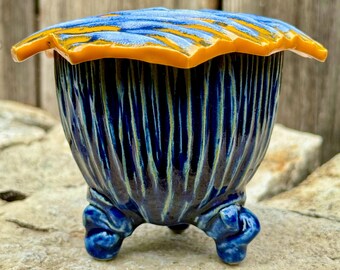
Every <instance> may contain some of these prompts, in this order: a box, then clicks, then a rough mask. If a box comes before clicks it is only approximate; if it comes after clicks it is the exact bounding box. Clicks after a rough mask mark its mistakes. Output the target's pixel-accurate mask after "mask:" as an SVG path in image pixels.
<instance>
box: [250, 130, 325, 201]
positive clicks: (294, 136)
mask: <svg viewBox="0 0 340 270" xmlns="http://www.w3.org/2000/svg"><path fill="white" fill-rule="evenodd" d="M321 145H322V138H321V137H320V136H317V135H313V134H309V133H304V132H300V131H295V130H292V129H288V128H286V127H284V126H282V125H275V127H274V130H273V134H272V137H271V141H270V144H269V147H268V151H267V153H266V156H265V158H264V160H263V161H262V163H261V165H260V167H259V169H258V170H257V172H256V174H255V175H254V177H253V178H252V179H251V181H250V182H249V183H248V185H247V200H248V202H257V201H261V200H263V199H266V198H270V197H272V196H274V195H276V194H278V193H280V192H283V191H286V190H289V189H291V188H292V187H294V186H296V185H297V184H299V183H300V182H301V181H302V180H304V179H305V178H306V177H307V175H309V174H310V173H311V172H312V171H314V170H315V168H317V167H318V166H319V164H320V150H321Z"/></svg>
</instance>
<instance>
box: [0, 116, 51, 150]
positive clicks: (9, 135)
mask: <svg viewBox="0 0 340 270" xmlns="http://www.w3.org/2000/svg"><path fill="white" fill-rule="evenodd" d="M45 134H46V133H45V131H44V130H43V129H41V128H39V127H36V126H27V125H24V124H22V123H20V122H15V121H12V120H9V119H4V118H0V150H1V149H3V148H6V147H9V146H11V145H17V144H29V143H31V142H33V141H37V140H40V139H42V138H43V137H44V136H45Z"/></svg>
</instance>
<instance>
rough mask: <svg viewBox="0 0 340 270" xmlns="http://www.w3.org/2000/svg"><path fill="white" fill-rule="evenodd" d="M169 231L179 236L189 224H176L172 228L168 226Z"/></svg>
mask: <svg viewBox="0 0 340 270" xmlns="http://www.w3.org/2000/svg"><path fill="white" fill-rule="evenodd" d="M168 227H169V229H170V230H172V231H173V232H174V233H177V234H180V233H182V232H184V231H185V230H186V229H188V228H189V224H178V225H173V226H168Z"/></svg>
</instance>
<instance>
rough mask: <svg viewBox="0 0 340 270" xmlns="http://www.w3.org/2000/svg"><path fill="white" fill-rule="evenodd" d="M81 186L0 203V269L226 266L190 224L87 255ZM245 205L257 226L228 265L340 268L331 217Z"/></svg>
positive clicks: (151, 228) (138, 235) (148, 230)
mask: <svg viewBox="0 0 340 270" xmlns="http://www.w3.org/2000/svg"><path fill="white" fill-rule="evenodd" d="M85 192H86V190H85V186H81V187H75V188H74V187H73V188H58V189H53V190H49V189H45V190H43V191H39V192H38V193H36V194H34V195H32V196H31V197H30V198H27V199H26V200H25V201H18V202H14V203H11V204H6V205H5V206H2V207H1V213H0V224H1V226H0V269H88V270H90V269H94V270H96V269H98V270H102V269H103V270H104V269H229V267H228V266H227V265H225V264H223V263H222V262H221V261H220V260H219V258H218V257H217V255H216V252H215V245H214V243H213V241H212V239H210V238H209V237H207V236H206V235H205V234H204V233H203V232H202V231H200V230H198V229H196V228H194V227H192V226H191V227H190V228H189V230H188V231H186V232H185V233H183V234H182V235H175V234H173V233H172V232H171V231H170V230H168V229H167V228H166V227H160V226H155V225H150V224H145V225H142V226H140V227H139V228H137V230H136V231H135V232H134V234H133V235H132V236H131V237H129V238H127V239H126V240H125V241H124V243H123V246H122V249H121V252H120V254H119V255H118V257H117V258H116V259H114V260H112V261H109V262H98V261H95V260H93V259H92V258H90V257H89V256H88V255H87V254H86V252H85V250H84V246H83V234H84V231H83V228H82V226H81V213H82V209H83V208H84V207H85V206H86V201H85ZM249 208H250V209H252V211H253V212H254V213H256V214H257V215H258V217H259V218H260V220H261V221H262V233H261V234H260V235H259V236H258V237H257V238H256V239H255V240H254V241H253V242H252V243H251V244H250V246H249V249H248V256H247V258H246V260H245V261H244V262H243V263H241V264H240V265H239V266H234V267H230V268H233V269H255V270H256V269H261V270H264V269H287V266H288V265H289V267H290V269H308V270H310V269H334V270H335V269H338V268H339V267H340V258H339V254H340V242H339V241H338V239H340V227H339V223H338V222H336V221H330V220H327V219H323V218H319V219H316V218H311V217H308V216H304V215H300V214H297V213H292V212H289V211H283V210H275V209H270V208H264V207H259V206H250V207H249ZM306 243H308V245H306ZM9 251H10V252H9Z"/></svg>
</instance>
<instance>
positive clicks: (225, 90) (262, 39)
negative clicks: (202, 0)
mask: <svg viewBox="0 0 340 270" xmlns="http://www.w3.org/2000/svg"><path fill="white" fill-rule="evenodd" d="M47 48H54V49H55V50H56V51H57V52H55V54H54V55H55V74H56V82H57V97H58V102H59V109H60V116H61V121H62V124H63V127H64V131H65V135H66V138H67V140H68V142H69V144H70V147H71V150H72V153H73V156H74V158H75V160H76V162H77V164H78V166H79V168H80V170H81V172H82V173H83V175H84V178H85V180H86V182H87V183H88V185H89V193H88V200H89V202H90V205H89V206H88V207H87V208H86V209H85V211H84V225H85V227H86V237H85V245H86V248H87V250H88V252H89V253H90V254H91V255H92V256H94V257H95V258H98V259H111V258H113V257H114V256H116V255H117V253H118V251H119V249H120V246H121V244H122V241H123V239H124V238H125V237H127V236H129V235H130V234H131V233H132V232H133V230H134V229H135V228H136V227H137V226H138V225H140V224H142V223H145V222H149V223H153V224H158V225H166V226H169V227H170V228H171V229H172V230H174V231H175V232H181V231H182V230H184V229H186V228H187V227H188V225H189V224H192V225H194V226H197V227H199V228H201V229H202V230H203V231H204V232H206V233H207V234H208V235H209V236H210V237H212V238H213V239H214V240H215V242H216V247H217V252H218V254H219V256H220V257H221V259H222V260H223V261H225V262H227V263H237V262H240V261H241V260H242V259H243V258H244V257H245V254H246V247H247V244H248V243H249V242H250V241H251V240H252V239H253V238H254V237H255V236H256V234H257V233H258V232H259V229H260V225H259V222H258V220H257V219H256V217H255V216H254V215H253V214H252V213H251V212H250V211H249V210H247V209H245V208H244V207H243V204H244V202H245V186H246V184H247V183H248V181H249V180H250V179H251V177H252V176H253V175H254V173H255V171H256V169H257V168H258V166H259V165H260V163H261V161H262V159H263V157H264V154H265V152H266V149H267V146H268V143H269V139H270V135H271V132H272V129H273V123H274V120H275V115H276V111H277V102H278V96H279V90H280V82H281V70H282V58H283V52H282V51H283V50H286V49H289V50H294V51H299V52H300V53H301V54H304V55H307V54H308V55H310V56H312V57H315V58H318V59H319V60H324V58H325V57H326V54H327V51H326V50H325V49H324V48H323V47H322V46H321V45H320V44H318V43H316V42H315V41H313V40H312V39H310V38H309V37H307V36H306V35H305V34H303V33H302V32H300V31H299V30H297V29H296V28H294V27H292V26H290V25H287V24H285V23H283V22H280V21H277V20H272V19H268V18H264V17H258V16H254V15H244V14H230V13H225V12H221V11H212V10H210V11H209V10H205V11H189V10H167V9H147V10H138V11H125V12H117V13H110V14H106V15H102V16H96V17H90V18H85V19H81V20H76V21H71V22H67V23H63V24H59V25H56V26H53V27H50V28H47V29H45V30H43V31H41V32H38V33H36V34H34V35H32V36H31V37H29V38H27V39H26V40H24V41H23V42H21V43H19V44H18V45H16V46H15V47H13V50H12V53H13V56H14V57H15V58H16V59H17V60H23V59H24V58H26V57H28V56H30V55H32V54H34V53H36V52H38V51H41V50H44V49H47Z"/></svg>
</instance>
